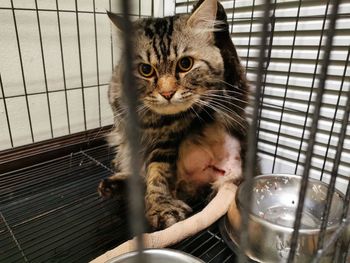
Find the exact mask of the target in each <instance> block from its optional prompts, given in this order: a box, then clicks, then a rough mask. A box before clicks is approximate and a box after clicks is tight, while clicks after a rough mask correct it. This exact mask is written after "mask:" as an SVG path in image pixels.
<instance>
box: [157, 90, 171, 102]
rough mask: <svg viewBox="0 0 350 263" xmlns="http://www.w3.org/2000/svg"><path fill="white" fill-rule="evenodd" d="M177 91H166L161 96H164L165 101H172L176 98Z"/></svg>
mask: <svg viewBox="0 0 350 263" xmlns="http://www.w3.org/2000/svg"><path fill="white" fill-rule="evenodd" d="M174 94H175V91H173V90H172V91H164V92H160V95H162V96H163V97H164V98H165V99H167V100H171V98H172V97H173V96H174Z"/></svg>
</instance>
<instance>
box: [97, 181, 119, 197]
mask: <svg viewBox="0 0 350 263" xmlns="http://www.w3.org/2000/svg"><path fill="white" fill-rule="evenodd" d="M123 184H124V183H123V181H121V180H111V179H109V178H106V179H103V180H101V181H100V183H99V185H98V188H97V192H98V193H99V195H100V196H101V197H103V198H106V199H108V198H112V197H114V196H115V195H116V194H117V193H122V192H123V190H124V185H123Z"/></svg>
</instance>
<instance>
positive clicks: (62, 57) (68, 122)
mask: <svg viewBox="0 0 350 263" xmlns="http://www.w3.org/2000/svg"><path fill="white" fill-rule="evenodd" d="M56 9H57V26H58V37H59V41H60V53H61V64H62V76H63V89H64V99H65V103H66V113H67V125H68V133H69V134H71V129H70V119H69V106H68V95H67V81H66V70H65V67H64V56H63V45H62V30H61V20H60V12H59V7H58V0H56Z"/></svg>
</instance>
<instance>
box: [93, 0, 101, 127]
mask: <svg viewBox="0 0 350 263" xmlns="http://www.w3.org/2000/svg"><path fill="white" fill-rule="evenodd" d="M92 5H93V9H94V31H95V55H96V78H97V99H98V121H99V122H98V123H99V125H100V127H101V91H100V68H99V65H98V43H97V26H96V3H95V0H93V1H92Z"/></svg>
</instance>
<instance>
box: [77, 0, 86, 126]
mask: <svg viewBox="0 0 350 263" xmlns="http://www.w3.org/2000/svg"><path fill="white" fill-rule="evenodd" d="M75 19H76V23H77V37H78V51H79V52H78V55H79V69H80V84H81V98H82V101H83V113H84V129H85V130H87V123H86V108H85V94H84V75H83V62H82V58H81V43H80V29H79V12H78V0H75Z"/></svg>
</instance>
